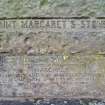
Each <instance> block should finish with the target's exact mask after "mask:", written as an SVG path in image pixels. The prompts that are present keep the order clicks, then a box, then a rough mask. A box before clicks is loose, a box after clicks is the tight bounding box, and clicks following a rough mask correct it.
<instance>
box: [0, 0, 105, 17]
mask: <svg viewBox="0 0 105 105" xmlns="http://www.w3.org/2000/svg"><path fill="white" fill-rule="evenodd" d="M104 6H105V1H104V0H0V17H22V16H24V17H25V16H29V17H33V16H37V17H38V16H45V17H47V16H50V17H51V16H53V17H54V16H58V17H60V16H63V17H69V16H89V17H90V16H91V17H93V16H94V17H96V16H105V7H104Z"/></svg>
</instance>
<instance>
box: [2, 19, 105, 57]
mask: <svg viewBox="0 0 105 105" xmlns="http://www.w3.org/2000/svg"><path fill="white" fill-rule="evenodd" d="M104 22H105V20H104V19H23V20H22V19H18V20H15V19H14V20H0V27H1V28H0V40H1V41H0V53H4V52H5V53H8V54H10V55H17V54H23V55H24V54H27V55H37V54H39V55H42V54H43V55H46V54H83V55H84V54H103V55H104V54H105V31H104V29H105V25H104Z"/></svg>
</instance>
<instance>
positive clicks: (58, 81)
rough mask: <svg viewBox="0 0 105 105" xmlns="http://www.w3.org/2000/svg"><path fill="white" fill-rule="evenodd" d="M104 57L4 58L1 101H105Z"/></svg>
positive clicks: (1, 60)
mask: <svg viewBox="0 0 105 105" xmlns="http://www.w3.org/2000/svg"><path fill="white" fill-rule="evenodd" d="M104 62H105V58H104V57H102V56H97V57H96V56H94V55H91V56H90V55H89V56H78V55H77V56H71V57H69V58H67V59H66V60H65V57H64V56H60V55H52V56H51V55H48V56H1V57H0V98H3V97H4V98H5V99H6V98H7V99H11V98H12V99H24V98H69V99H70V98H95V99H96V98H97V99H98V98H99V99H100V98H101V99H104V98H105V89H104V88H105V63H104Z"/></svg>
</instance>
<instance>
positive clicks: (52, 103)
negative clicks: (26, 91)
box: [0, 99, 105, 105]
mask: <svg viewBox="0 0 105 105" xmlns="http://www.w3.org/2000/svg"><path fill="white" fill-rule="evenodd" d="M0 105H105V102H104V101H102V100H96V99H93V100H92V99H87V100H83V99H81V100H67V99H52V100H48V99H37V100H34V101H23V102H22V101H0Z"/></svg>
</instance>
